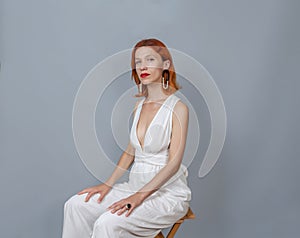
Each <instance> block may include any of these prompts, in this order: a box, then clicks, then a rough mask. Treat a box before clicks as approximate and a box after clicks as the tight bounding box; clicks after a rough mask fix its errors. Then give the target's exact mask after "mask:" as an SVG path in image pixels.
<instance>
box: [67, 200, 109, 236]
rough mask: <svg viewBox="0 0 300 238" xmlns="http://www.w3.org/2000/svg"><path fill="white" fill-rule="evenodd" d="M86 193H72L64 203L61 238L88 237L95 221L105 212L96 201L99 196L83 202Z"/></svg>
mask: <svg viewBox="0 0 300 238" xmlns="http://www.w3.org/2000/svg"><path fill="white" fill-rule="evenodd" d="M86 195H87V194H82V195H74V196H73V197H71V198H70V199H69V200H68V201H67V202H66V203H65V207H64V224H63V232H62V238H90V237H91V235H92V231H93V226H94V223H95V221H96V220H97V218H98V217H99V216H100V215H101V214H102V213H103V212H105V208H104V206H102V205H101V203H100V204H99V203H97V199H98V197H99V196H97V195H95V196H93V197H91V199H90V200H89V201H88V202H85V201H84V199H85V197H86Z"/></svg>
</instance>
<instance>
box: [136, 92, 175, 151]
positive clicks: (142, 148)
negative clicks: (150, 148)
mask: <svg viewBox="0 0 300 238" xmlns="http://www.w3.org/2000/svg"><path fill="white" fill-rule="evenodd" d="M172 95H173V94H171V95H169V96H168V97H167V98H166V99H165V100H164V101H163V103H162V104H161V105H160V107H159V109H158V110H157V112H156V113H155V115H154V117H153V118H152V120H151V122H150V123H149V125H148V127H147V129H146V131H145V134H144V139H143V145H142V144H141V142H140V140H139V137H138V133H137V128H138V124H139V122H140V116H141V111H142V109H143V105H144V101H145V99H146V98H144V99H143V100H142V101H141V102H140V104H142V106H140V105H139V106H138V109H139V111H138V113H137V120H136V124H135V136H136V139H137V142H138V144H139V147H140V149H141V150H142V151H144V149H145V148H144V146H145V139H146V135H147V133H148V131H149V128H150V127H151V126H152V124H153V122H154V121H155V119H156V118H157V116H158V114H159V112H160V111H161V110H162V108H163V106H164V105H165V103H166V102H167V101H168V99H169V98H170V97H171V96H172Z"/></svg>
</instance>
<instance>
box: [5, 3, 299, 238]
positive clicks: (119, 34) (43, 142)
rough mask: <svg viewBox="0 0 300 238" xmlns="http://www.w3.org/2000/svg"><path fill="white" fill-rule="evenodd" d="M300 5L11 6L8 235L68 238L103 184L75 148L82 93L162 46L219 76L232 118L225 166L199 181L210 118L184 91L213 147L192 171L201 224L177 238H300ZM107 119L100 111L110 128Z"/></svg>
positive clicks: (7, 115) (113, 152) (194, 203)
mask: <svg viewBox="0 0 300 238" xmlns="http://www.w3.org/2000/svg"><path fill="white" fill-rule="evenodd" d="M299 3H300V2H299V1H297V0H294V1H292V0H291V1H289V0H282V1H279V0H256V1H244V0H228V1H222V0H219V1H218V0H210V1H196V0H195V1H179V0H176V1H174V0H172V1H171V0H168V1H162V0H152V1H150V0H148V1H144V0H133V1H121V0H118V1H117V0H114V1H108V0H107V1H105V0H102V1H100V0H89V1H82V0H64V1H58V0H43V1H40V0H27V1H21V0H19V1H17V0H1V3H0V4H1V5H0V17H1V32H0V37H1V44H0V53H1V80H0V113H1V114H0V115H1V117H0V119H1V123H0V158H1V160H0V176H1V179H0V184H1V203H0V214H1V219H0V226H1V227H0V230H1V237H9V238H23V237H24V238H41V237H43V238H53V237H60V236H61V229H62V221H63V204H64V202H65V201H66V200H67V199H68V197H70V196H71V195H72V194H74V193H76V192H77V191H79V190H81V189H82V188H84V187H86V186H91V185H94V184H97V183H98V181H97V180H96V179H95V178H94V177H93V176H92V175H91V174H90V173H89V172H88V170H87V169H86V168H85V166H84V164H83V163H82V161H81V160H80V158H79V156H78V154H77V151H76V148H75V145H74V142H73V137H72V124H71V122H72V106H73V101H74V98H75V94H76V92H77V90H78V87H79V85H80V83H81V82H82V80H83V78H84V77H85V75H86V74H87V73H88V72H89V70H90V69H91V68H92V67H93V66H95V65H96V64H97V63H98V62H100V61H101V60H103V59H105V58H106V57H107V56H110V55H112V54H115V53H117V52H118V51H120V50H124V49H128V48H131V47H132V46H133V45H134V44H135V43H136V42H137V41H138V40H140V39H142V38H149V37H156V38H159V39H161V40H162V41H164V42H165V43H166V44H167V45H168V46H169V47H171V48H175V49H178V50H180V51H183V52H185V53H187V54H189V55H190V56H192V57H194V58H195V59H196V60H197V61H199V62H200V63H201V64H202V65H203V66H204V67H205V68H206V69H207V70H208V71H209V72H210V73H211V75H212V76H213V78H214V79H215V81H216V83H217V85H218V87H219V89H220V91H221V93H222V95H223V98H224V102H225V106H226V111H227V117H228V127H227V137H226V142H225V145H224V148H223V151H222V154H221V156H220V160H219V161H218V163H217V164H216V166H215V167H214V169H213V170H212V171H211V173H210V174H209V175H208V176H206V177H205V178H203V179H199V178H198V177H197V173H198V169H199V166H200V163H201V161H202V159H203V155H204V153H205V149H206V148H207V142H208V138H209V132H210V128H209V125H210V124H209V115H208V111H207V109H206V108H205V104H204V103H203V99H202V98H201V96H200V95H198V96H197V97H196V96H195V95H196V92H194V91H193V90H194V89H193V88H192V87H191V86H189V85H188V83H187V82H186V81H185V80H182V81H180V83H181V85H182V86H183V89H182V92H183V93H184V94H185V95H186V96H189V97H190V98H189V99H190V100H191V103H192V104H193V105H194V106H195V108H196V111H197V114H198V116H199V118H200V120H201V123H202V124H201V125H200V126H201V129H202V131H203V135H201V136H202V137H203V138H202V139H203V141H201V144H200V147H199V150H198V153H197V157H196V158H195V159H194V161H193V163H192V165H191V166H190V167H189V172H190V177H189V184H190V186H191V188H192V191H193V199H192V202H191V206H192V209H193V211H194V213H195V214H196V216H197V218H196V219H195V220H193V221H187V222H186V223H185V224H184V225H183V226H182V228H181V229H180V230H179V231H178V233H177V234H178V235H177V237H189V238H196V237H197V238H198V237H203V238H219V237H220V238H221V237H222V238H241V237H242V238H248V237H249V238H250V237H251V238H252V237H256V238H258V237H261V238H265V237H270V238H277V237H278V238H282V237H285V238H293V237H299V226H300V219H299V215H300V206H299V201H300V189H299V179H300V175H299V158H298V156H299V152H300V149H299V148H300V146H299V132H300V130H299V128H300V127H299V124H298V123H299V121H300V112H299V109H298V106H297V104H298V103H299V94H298V91H299V89H300V87H299V86H300V85H299V76H298V75H299V72H298V70H299V60H300V47H299V42H300V34H299V21H300V16H299V14H298V13H299V10H300V4H299ZM297 66H298V67H297ZM116 67H117V66H116ZM126 78H127V79H128V81H127V82H126V83H125V84H127V85H128V87H131V86H132V81H131V80H130V79H129V74H128V75H127V77H126ZM123 83H124V81H123ZM111 91H114V90H113V89H112V90H111ZM108 99H109V98H108ZM108 99H107V101H109V100H108ZM103 105H104V104H103ZM103 105H102V106H103ZM100 107H101V106H99V108H100ZM104 108H105V105H104ZM107 108H109V104H108V105H107V106H106V109H107ZM101 118H102V117H101V113H100V110H98V111H97V126H99V125H101V124H104V123H106V121H105V120H106V119H105V120H104V119H103V121H102V119H101ZM203 127H204V128H203ZM99 137H101V135H100V136H99ZM107 140H108V143H107V147H106V150H107V151H108V153H111V155H112V156H115V158H117V157H118V156H119V155H120V150H119V149H116V148H115V145H114V144H113V143H109V142H113V141H112V138H110V137H108V138H107ZM109 145H110V146H109Z"/></svg>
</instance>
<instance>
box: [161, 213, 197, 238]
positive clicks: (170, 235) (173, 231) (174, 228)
mask: <svg viewBox="0 0 300 238" xmlns="http://www.w3.org/2000/svg"><path fill="white" fill-rule="evenodd" d="M194 218H195V214H194V213H193V212H192V210H191V209H190V208H189V210H188V212H187V213H186V215H185V216H184V217H182V218H181V219H179V220H178V221H177V222H176V223H174V225H173V226H172V228H171V230H170V231H169V233H168V235H167V237H166V238H174V236H175V234H176V232H177V230H178V228H179V227H180V225H181V224H182V223H183V222H184V220H185V219H194ZM155 238H165V237H164V235H163V233H162V232H160V233H159V234H158V235H157V236H155Z"/></svg>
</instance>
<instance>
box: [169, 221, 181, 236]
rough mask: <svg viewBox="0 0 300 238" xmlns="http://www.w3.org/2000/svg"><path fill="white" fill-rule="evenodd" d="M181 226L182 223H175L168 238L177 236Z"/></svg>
mask: <svg viewBox="0 0 300 238" xmlns="http://www.w3.org/2000/svg"><path fill="white" fill-rule="evenodd" d="M180 225H181V223H175V224H174V225H173V226H172V228H171V230H170V232H169V234H168V235H167V238H174V236H175V234H176V232H177V230H178V228H179V227H180Z"/></svg>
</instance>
